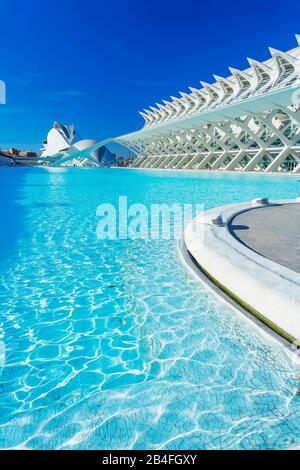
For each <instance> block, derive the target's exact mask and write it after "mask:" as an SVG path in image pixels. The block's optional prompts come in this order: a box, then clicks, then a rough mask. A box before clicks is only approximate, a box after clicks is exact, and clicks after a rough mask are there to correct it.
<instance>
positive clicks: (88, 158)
mask: <svg viewBox="0 0 300 470" xmlns="http://www.w3.org/2000/svg"><path fill="white" fill-rule="evenodd" d="M41 150H42V154H41V159H43V158H44V159H45V160H50V161H54V163H55V164H62V165H68V166H100V165H101V166H102V165H104V166H105V164H106V163H105V162H106V161H113V159H114V158H113V157H114V155H113V154H112V153H111V152H110V151H109V150H108V149H107V148H106V147H105V146H103V145H102V144H97V141H96V140H92V139H84V140H79V141H76V132H75V129H74V126H73V124H70V125H63V124H60V123H59V122H55V123H54V125H53V128H52V129H51V130H50V131H49V132H48V135H47V138H46V140H45V142H44V145H43V147H42V149H41Z"/></svg>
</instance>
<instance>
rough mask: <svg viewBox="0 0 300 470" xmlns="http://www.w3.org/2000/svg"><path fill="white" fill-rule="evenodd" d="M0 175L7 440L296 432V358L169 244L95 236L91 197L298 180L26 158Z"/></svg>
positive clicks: (289, 437) (234, 189)
mask: <svg viewBox="0 0 300 470" xmlns="http://www.w3.org/2000/svg"><path fill="white" fill-rule="evenodd" d="M0 180H1V181H0V183H1V184H0V188H1V189H0V191H1V198H2V200H6V201H7V204H6V206H5V208H6V209H4V207H2V208H1V216H2V221H5V227H6V228H7V230H5V231H2V232H1V235H0V240H1V258H0V261H1V273H0V274H1V278H0V280H1V284H0V322H1V333H2V338H1V339H2V341H4V343H5V348H6V354H7V357H6V365H5V366H4V367H3V368H2V372H1V375H0V410H1V412H0V447H1V448H34V449H68V448H70V449H159V448H162V449H172V450H175V449H249V448H250V449H272V448H276V449H280V448H286V447H290V446H293V445H296V444H299V443H300V396H299V393H298V389H299V387H300V385H299V384H300V370H299V367H297V366H296V365H295V364H293V363H292V362H291V361H290V359H289V358H288V357H287V356H286V355H285V353H284V351H283V350H282V348H281V347H280V346H279V345H277V344H275V343H271V342H269V341H268V340H267V339H265V337H263V336H262V335H261V334H260V331H259V330H258V329H256V328H255V327H252V326H251V325H249V324H248V322H246V321H245V320H244V319H243V318H242V317H240V316H237V315H236V313H235V312H234V311H233V310H231V308H229V307H227V306H226V305H224V304H223V303H221V302H219V301H218V300H217V299H215V298H214V297H213V296H212V295H211V294H210V293H209V292H208V291H206V290H205V289H204V288H203V287H202V286H201V285H199V284H198V283H197V282H196V281H195V280H194V279H193V278H191V277H190V276H189V274H188V273H187V271H186V270H185V267H184V266H183V265H182V263H181V260H180V259H179V257H178V255H177V250H176V242H174V241H168V242H167V241H164V242H157V241H156V242H145V241H124V240H123V241H117V242H112V241H106V242H100V241H98V240H97V239H96V236H95V230H96V225H97V218H96V217H95V212H96V208H97V206H98V204H100V203H101V202H116V198H117V195H118V194H128V196H129V200H130V202H143V203H146V204H150V203H151V202H155V203H159V202H163V201H164V202H177V201H178V195H180V202H195V201H197V202H199V201H200V202H204V203H206V206H207V207H212V206H214V205H219V204H222V203H226V202H231V201H233V200H235V201H239V200H240V201H242V200H247V199H251V198H254V197H257V196H261V195H263V196H269V197H293V196H295V194H297V191H298V187H299V182H298V181H297V180H296V179H293V178H284V177H283V178H275V177H274V178H273V177H269V176H268V177H256V176H244V175H243V176H230V175H222V177H219V175H216V174H213V175H211V174H209V175H204V174H202V175H196V174H193V173H191V174H188V175H185V174H183V173H178V174H175V173H174V172H170V173H169V172H142V171H140V172H138V171H131V170H129V171H126V170H125V171H124V170H76V169H75V170H74V169H70V170H57V171H47V170H45V169H33V168H29V169H23V168H21V169H4V170H3V171H2V170H1V172H0ZM3 224H4V222H3ZM4 245H5V249H4Z"/></svg>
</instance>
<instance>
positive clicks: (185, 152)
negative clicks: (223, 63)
mask: <svg viewBox="0 0 300 470" xmlns="http://www.w3.org/2000/svg"><path fill="white" fill-rule="evenodd" d="M296 39H297V42H298V46H297V47H295V48H294V49H292V50H290V51H288V52H282V51H279V50H276V49H272V48H270V55H271V57H270V58H269V59H267V60H266V61H264V62H259V61H257V60H253V59H248V62H249V67H248V68H247V69H246V70H237V69H234V68H229V70H230V75H229V76H228V77H220V76H216V75H214V82H213V83H205V82H200V83H201V85H202V86H201V88H190V89H189V90H190V91H189V92H188V93H184V92H180V93H179V95H180V96H179V97H171V98H170V99H168V100H163V102H162V103H161V104H155V105H153V106H150V107H149V109H145V110H144V111H143V112H141V113H140V114H141V115H142V116H143V118H144V120H145V125H144V127H143V128H142V129H141V130H139V131H137V132H133V133H131V134H128V135H124V136H121V137H118V138H116V139H113V140H114V141H115V142H119V143H120V144H123V145H125V146H126V147H128V148H130V149H131V150H132V151H134V152H135V153H136V154H137V156H138V158H137V159H136V160H135V162H134V164H133V166H135V167H139V168H161V169H164V168H168V169H193V170H204V169H209V170H224V171H228V170H230V171H242V172H247V171H265V172H292V173H300V36H299V35H297V36H296Z"/></svg>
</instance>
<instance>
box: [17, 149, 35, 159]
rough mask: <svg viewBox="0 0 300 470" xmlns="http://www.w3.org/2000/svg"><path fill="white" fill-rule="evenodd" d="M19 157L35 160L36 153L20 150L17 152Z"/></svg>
mask: <svg viewBox="0 0 300 470" xmlns="http://www.w3.org/2000/svg"><path fill="white" fill-rule="evenodd" d="M19 156H20V157H27V158H37V153H36V152H29V151H27V150H20V151H19Z"/></svg>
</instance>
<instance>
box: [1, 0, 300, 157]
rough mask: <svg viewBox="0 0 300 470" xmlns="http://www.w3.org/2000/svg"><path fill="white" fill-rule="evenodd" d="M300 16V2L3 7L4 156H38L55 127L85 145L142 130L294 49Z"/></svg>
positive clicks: (142, 0)
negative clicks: (238, 72) (238, 73)
mask: <svg viewBox="0 0 300 470" xmlns="http://www.w3.org/2000/svg"><path fill="white" fill-rule="evenodd" d="M299 14H300V2H299V0H297V1H296V0H288V1H286V2H282V1H278V0H273V1H265V0H260V1H257V0H253V1H251V2H246V1H243V2H239V1H237V0H236V1H231V0H227V1H226V2H224V1H222V2H221V1H219V0H214V1H211V2H202V1H196V0H194V1H191V0H184V1H177V0H173V1H170V0H160V1H159V0H149V1H148V0H139V1H138V0H127V1H126V0H107V1H104V0H84V1H79V0H61V1H57V0H51V1H50V0H49V1H46V0H44V1H40V0H39V1H37V0H30V1H27V2H24V0H22V1H21V0H9V1H8V0H2V1H1V4H0V16H1V49H0V57H1V63H0V64H1V67H0V79H2V80H5V82H6V85H7V104H6V105H5V106H0V147H1V148H6V147H8V146H16V147H21V148H26V149H38V148H39V146H40V144H41V142H42V141H43V139H44V137H45V135H46V133H47V131H48V130H49V128H50V127H51V126H52V123H53V121H55V120H58V121H61V122H63V123H75V126H76V128H77V129H78V131H79V132H80V135H81V137H82V138H95V139H102V138H106V137H110V136H117V135H120V134H123V133H127V132H130V131H132V130H135V129H137V128H139V127H141V126H142V123H143V121H142V118H141V117H140V116H139V114H138V111H139V110H142V109H143V108H144V107H146V106H149V105H152V104H154V103H155V102H160V101H161V100H162V99H168V97H169V96H170V95H175V96H176V95H177V94H178V91H179V90H180V91H188V86H194V87H199V86H200V84H199V80H204V81H208V82H209V81H211V80H212V79H213V78H212V74H214V73H215V74H217V75H224V76H226V75H228V74H229V71H228V66H232V67H236V68H245V67H247V61H246V58H247V57H252V58H255V59H258V60H264V59H266V58H267V57H268V46H272V47H275V48H278V49H282V50H287V49H289V48H292V47H294V46H295V45H296V40H295V37H294V34H295V33H300V22H299V17H300V15H299Z"/></svg>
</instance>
